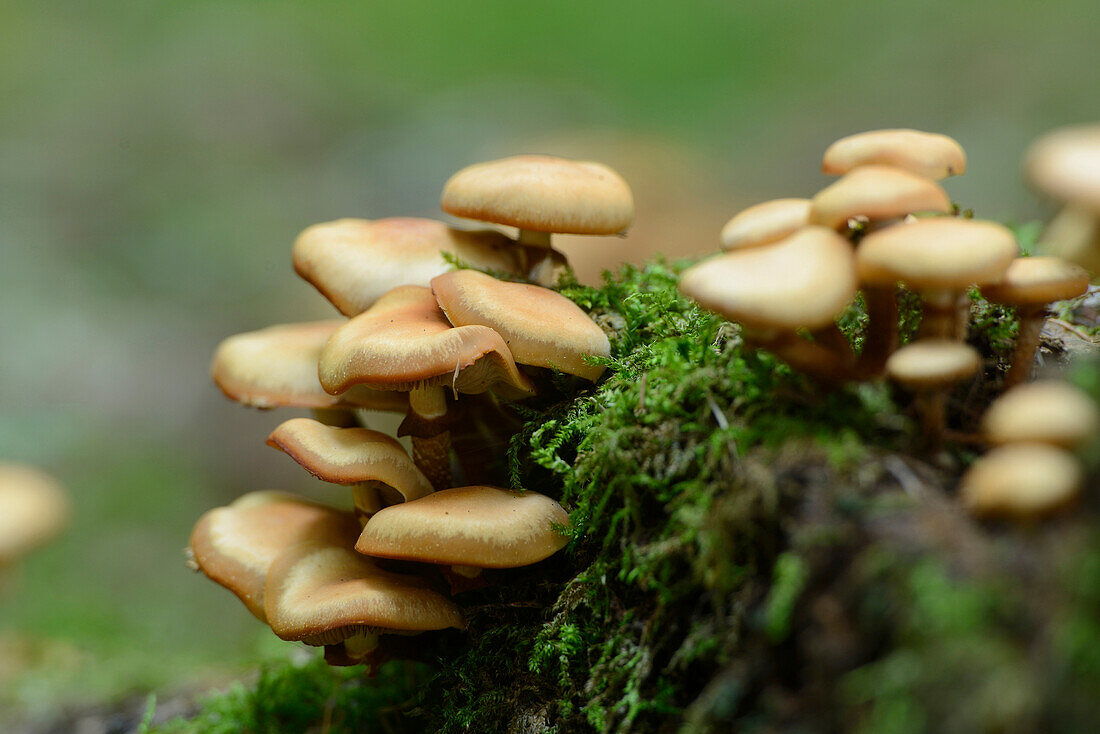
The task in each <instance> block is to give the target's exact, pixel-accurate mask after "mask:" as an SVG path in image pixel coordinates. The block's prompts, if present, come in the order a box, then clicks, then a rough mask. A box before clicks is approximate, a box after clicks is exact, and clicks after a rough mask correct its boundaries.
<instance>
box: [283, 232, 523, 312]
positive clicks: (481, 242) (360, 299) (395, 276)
mask: <svg viewBox="0 0 1100 734" xmlns="http://www.w3.org/2000/svg"><path fill="white" fill-rule="evenodd" d="M443 253H448V254H450V255H453V256H454V257H456V258H457V259H458V260H459V261H461V262H463V263H466V264H468V265H469V266H470V267H475V268H485V269H491V270H499V271H501V272H506V273H513V274H518V273H519V264H518V260H517V251H516V249H515V246H514V243H513V242H512V240H510V239H509V238H508V237H506V236H505V235H503V234H501V233H500V232H495V231H491V230H482V231H479V232H469V231H464V230H460V229H454V228H453V227H448V226H447V225H445V224H443V223H442V222H436V221H434V220H431V219H414V218H411V217H393V218H390V219H377V220H374V221H368V220H365V219H339V220H337V221H335V222H325V223H323V224H315V225H313V226H312V227H309V228H308V229H306V230H305V231H303V232H302V233H301V234H300V235H299V236H298V239H297V241H295V243H294V270H295V271H297V273H298V275H300V276H302V278H304V279H305V280H306V281H308V282H309V283H311V284H312V285H313V286H314V287H315V288H317V290H319V291H320V292H321V293H322V295H324V296H325V298H327V299H328V300H329V301H331V302H332V305H334V306H336V308H337V309H339V310H340V313H342V314H344V315H345V316H355V315H356V314H359V313H362V312H363V311H365V310H367V308H368V307H370V305H371V304H372V303H374V302H375V301H377V300H378V299H379V298H381V297H382V295H383V294H384V293H385V292H386V291H388V290H390V289H391V288H393V287H394V286H397V285H420V286H426V285H428V282H429V281H430V280H431V279H432V278H434V277H435V276H437V275H439V274H441V273H445V272H447V271H448V270H450V269H451V267H452V266H451V264H450V263H448V262H447V261H446V260H445V259H444V258H443Z"/></svg>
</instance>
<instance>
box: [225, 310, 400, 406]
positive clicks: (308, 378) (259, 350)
mask: <svg viewBox="0 0 1100 734" xmlns="http://www.w3.org/2000/svg"><path fill="white" fill-rule="evenodd" d="M345 323H347V322H346V321H316V322H311V323H305V324H284V325H281V326H269V327H267V328H266V329H261V330H259V331H250V332H247V333H244V334H237V335H236V336H231V337H229V338H228V339H226V340H225V341H223V342H222V343H221V344H220V345H218V349H217V351H216V352H215V353H214V361H213V364H212V365H211V367H210V372H211V374H212V376H213V378H214V382H215V383H216V384H217V386H218V387H219V388H221V390H222V392H223V393H225V395H226V397H228V398H229V399H230V400H235V401H236V402H238V403H241V404H243V405H247V406H249V407H252V408H261V409H270V408H278V407H290V408H314V409H318V410H325V409H329V408H342V409H347V408H363V409H367V410H385V411H393V412H398V413H404V412H405V411H406V410H407V409H408V401H407V400H406V399H405V396H404V395H402V394H401V393H393V392H383V391H379V390H371V389H370V388H366V387H358V388H355V389H353V390H348V391H346V392H344V393H342V394H340V395H339V396H337V397H333V396H332V395H329V394H328V393H326V392H325V391H324V389H323V388H322V387H321V382H320V381H319V380H318V379H317V362H318V360H319V359H320V356H321V349H322V347H324V345H325V342H326V341H328V339H329V337H330V336H332V334H333V333H334V332H335V331H336V330H337V329H338V328H340V327H341V326H343V325H344V324H345Z"/></svg>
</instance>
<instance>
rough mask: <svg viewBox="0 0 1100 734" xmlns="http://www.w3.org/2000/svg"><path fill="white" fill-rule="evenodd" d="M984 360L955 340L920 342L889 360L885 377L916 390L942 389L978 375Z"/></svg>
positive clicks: (910, 345) (970, 348)
mask: <svg viewBox="0 0 1100 734" xmlns="http://www.w3.org/2000/svg"><path fill="white" fill-rule="evenodd" d="M981 364H982V359H981V356H980V355H979V354H978V352H977V350H975V349H974V348H973V347H971V346H969V345H967V344H963V343H962V342H958V341H955V340H953V339H921V340H920V341H915V342H912V343H910V344H907V345H905V346H904V347H902V348H901V349H899V350H897V351H896V352H894V353H893V354H891V355H890V358H889V359H887V360H886V375H887V376H888V377H889V378H890V379H891V380H893V381H895V382H897V383H899V384H901V385H904V386H905V387H909V388H912V389H916V390H921V389H932V390H934V389H939V388H943V387H947V386H949V385H953V384H954V383H956V382H961V381H963V380H966V379H968V378H971V377H973V376H974V375H975V374H977V372H978V369H979V368H980V367H981Z"/></svg>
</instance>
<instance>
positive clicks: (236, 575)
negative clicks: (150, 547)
mask: <svg viewBox="0 0 1100 734" xmlns="http://www.w3.org/2000/svg"><path fill="white" fill-rule="evenodd" d="M358 532H359V523H358V522H357V521H356V520H355V518H354V517H352V516H351V515H350V514H349V513H346V512H340V511H338V510H336V509H333V508H331V507H326V506H324V505H320V504H317V503H314V502H310V501H308V500H306V499H303V498H301V497H294V496H293V495H285V494H283V493H273V492H252V493H250V494H246V495H244V496H242V497H240V498H239V499H238V500H237V501H236V502H233V503H231V504H229V505H228V506H226V507H217V508H215V509H213V510H210V511H209V512H207V513H206V514H204V515H203V516H202V517H201V518H199V521H198V522H197V523H196V524H195V528H194V530H192V531H191V553H192V555H193V556H194V559H195V562H196V563H197V564H198V566H199V570H201V571H202V572H203V573H204V574H205V575H206V576H207V578H209V579H210V580H212V581H214V582H216V583H218V584H221V585H222V586H224V587H225V588H227V589H229V590H230V591H232V592H233V593H234V594H236V595H237V598H239V599H240V600H241V601H242V602H244V605H245V606H246V607H248V610H249V611H250V612H252V614H254V615H255V616H256V617H257V618H258V619H260V620H261V621H267V617H266V616H265V614H264V586H265V583H266V579H267V573H268V570H269V569H270V568H271V564H272V563H273V562H274V561H275V559H276V558H278V557H279V555H280V554H281V553H283V552H284V551H286V549H287V548H290V547H291V546H294V545H295V544H298V543H301V542H304V541H307V540H318V539H328V540H331V541H332V542H334V543H345V544H347V545H349V546H350V545H351V543H353V542H354V540H355V536H356V535H357V534H358Z"/></svg>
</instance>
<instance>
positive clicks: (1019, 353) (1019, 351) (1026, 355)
mask: <svg viewBox="0 0 1100 734" xmlns="http://www.w3.org/2000/svg"><path fill="white" fill-rule="evenodd" d="M1018 314H1019V317H1020V330H1019V332H1018V333H1017V335H1016V349H1015V351H1014V352H1013V354H1012V366H1011V367H1009V369H1008V373H1007V374H1005V380H1004V387H1005V389H1006V390H1007V389H1008V388H1010V387H1012V386H1014V385H1018V384H1020V383H1021V382H1026V381H1027V378H1028V377H1030V376H1031V368H1032V366H1033V365H1034V364H1035V351H1036V350H1037V349H1038V348H1039V335H1040V334H1041V333H1042V331H1043V324H1044V323H1045V322H1046V306H1040V307H1038V308H1025V307H1020V309H1019V311H1018Z"/></svg>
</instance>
